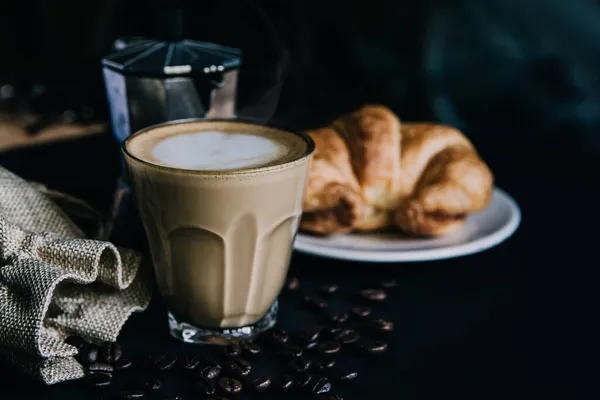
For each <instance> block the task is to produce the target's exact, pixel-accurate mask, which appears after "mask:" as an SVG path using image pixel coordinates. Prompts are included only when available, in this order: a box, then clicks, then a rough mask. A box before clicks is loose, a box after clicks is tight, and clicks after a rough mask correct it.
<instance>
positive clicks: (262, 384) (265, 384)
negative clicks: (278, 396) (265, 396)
mask: <svg viewBox="0 0 600 400" xmlns="http://www.w3.org/2000/svg"><path fill="white" fill-rule="evenodd" d="M270 387H271V378H269V377H268V376H259V377H256V378H254V379H253V380H252V389H253V390H254V391H255V392H264V391H265V390H267V389H269V388H270Z"/></svg>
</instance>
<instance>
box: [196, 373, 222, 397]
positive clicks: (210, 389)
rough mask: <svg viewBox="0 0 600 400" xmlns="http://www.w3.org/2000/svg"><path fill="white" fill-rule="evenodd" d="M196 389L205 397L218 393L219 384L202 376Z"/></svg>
mask: <svg viewBox="0 0 600 400" xmlns="http://www.w3.org/2000/svg"><path fill="white" fill-rule="evenodd" d="M196 387H197V388H198V390H199V391H200V392H201V393H202V394H204V395H209V394H214V393H215V392H216V391H217V384H216V383H215V381H214V380H213V379H208V378H205V377H202V376H201V377H200V379H198V381H197V382H196Z"/></svg>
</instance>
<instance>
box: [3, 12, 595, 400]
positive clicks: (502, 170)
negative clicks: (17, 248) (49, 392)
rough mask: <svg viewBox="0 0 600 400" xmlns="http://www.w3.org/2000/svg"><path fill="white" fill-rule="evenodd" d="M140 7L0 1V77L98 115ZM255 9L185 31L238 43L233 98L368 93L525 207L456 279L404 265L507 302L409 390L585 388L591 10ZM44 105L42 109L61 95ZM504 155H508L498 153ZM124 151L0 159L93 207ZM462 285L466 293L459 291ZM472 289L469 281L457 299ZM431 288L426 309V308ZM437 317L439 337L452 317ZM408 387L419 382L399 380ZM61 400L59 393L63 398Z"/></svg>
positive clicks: (40, 150)
mask: <svg viewBox="0 0 600 400" xmlns="http://www.w3.org/2000/svg"><path fill="white" fill-rule="evenodd" d="M148 4H149V2H143V1H140V0H129V1H123V0H121V1H118V0H104V1H99V0H94V1H90V0H88V1H86V2H76V1H71V0H69V1H67V0H60V1H59V0H38V1H29V2H27V1H24V0H19V1H15V0H10V1H4V2H3V3H2V5H1V6H0V10H1V11H0V54H1V62H0V85H1V84H2V83H4V82H16V83H19V82H20V83H23V84H30V83H33V82H47V83H50V84H51V85H52V86H53V88H54V89H53V90H54V92H53V94H54V95H56V94H63V95H64V96H63V97H64V99H65V103H69V102H77V101H87V102H91V103H93V104H94V105H96V106H97V107H98V108H100V109H101V108H102V107H103V106H104V104H105V100H104V92H103V88H102V79H101V75H100V69H99V59H100V58H101V56H102V55H103V54H105V53H106V52H107V51H108V49H109V48H110V43H111V42H112V41H113V40H114V39H115V38H116V37H118V36H121V35H139V34H149V33H151V31H152V20H153V13H152V7H148ZM254 4H255V5H257V4H258V5H259V6H260V9H259V10H262V12H263V13H264V15H265V16H266V18H262V19H261V18H260V17H259V15H260V13H259V11H257V8H256V7H253V6H252V4H251V3H248V2H242V1H241V0H221V1H218V2H208V1H198V2H194V3H193V4H191V7H190V10H189V11H188V12H187V13H186V31H187V34H188V36H190V37H193V38H197V39H203V40H213V41H216V42H219V43H223V44H228V45H233V46H239V47H241V48H242V49H243V50H244V53H245V62H244V74H245V75H244V76H245V77H244V82H243V85H242V87H241V93H240V95H241V96H240V97H241V100H242V103H243V104H245V105H246V106H247V105H249V104H252V103H253V102H254V101H255V99H257V98H259V96H260V93H263V92H265V91H266V90H267V89H269V88H272V87H274V86H275V85H277V84H278V83H282V91H281V101H280V102H279V104H278V107H277V110H276V112H275V114H274V117H273V118H274V119H276V120H280V121H285V122H287V123H290V122H291V123H293V124H297V125H298V126H304V125H311V124H318V123H324V122H325V121H326V120H328V119H329V118H332V117H333V116H335V115H336V114H338V113H340V112H343V111H346V110H349V109H351V108H353V107H356V106H357V105H358V104H361V103H363V102H367V101H373V102H381V103H384V104H387V105H389V106H390V107H392V108H393V109H394V110H395V111H397V112H398V113H399V114H400V115H401V117H402V118H403V119H406V120H411V119H412V120H416V119H436V120H441V121H443V122H447V123H450V124H453V125H457V126H459V127H461V128H462V129H464V130H465V131H466V132H467V133H468V134H469V136H470V137H471V138H472V139H473V141H474V142H475V144H476V145H477V147H478V149H480V151H481V152H482V153H483V156H484V159H486V161H488V162H489V164H490V166H491V167H492V170H493V171H494V172H495V175H496V176H497V180H498V184H499V185H500V186H501V187H503V188H505V189H506V190H507V191H508V192H509V193H511V194H513V195H514V196H515V198H516V199H517V200H518V202H519V203H520V204H521V206H522V209H523V215H524V220H523V225H522V227H521V228H520V230H519V232H518V233H517V235H516V236H515V237H514V238H513V239H511V241H509V242H508V243H507V244H506V245H505V247H499V248H498V249H497V250H495V252H494V251H490V252H486V253H484V255H483V256H482V257H481V258H477V257H475V258H468V259H466V263H467V268H466V269H464V270H462V272H461V270H460V268H454V269H448V270H447V271H448V272H445V271H446V266H447V265H448V264H452V261H449V262H448V264H441V265H439V266H437V265H430V266H429V267H428V268H422V267H421V266H415V267H414V268H412V269H409V270H408V272H407V273H405V272H397V273H398V276H402V277H403V279H406V282H407V283H406V285H407V286H409V285H412V284H416V285H417V286H416V289H414V290H413V293H417V294H418V293H419V286H418V285H419V283H418V281H419V279H421V285H422V286H423V287H427V288H429V287H430V284H431V281H429V280H428V279H429V277H431V276H434V277H435V280H434V282H444V284H445V285H447V288H448V290H449V292H448V293H452V295H448V296H447V298H443V301H442V300H440V301H439V304H440V305H441V306H442V307H441V308H440V310H443V311H442V312H446V308H445V307H446V305H447V304H451V303H452V301H454V297H453V295H456V296H459V298H460V299H462V300H464V302H465V304H466V306H465V307H470V306H471V305H477V304H480V303H479V302H478V301H475V300H472V299H473V298H477V297H478V296H479V293H481V294H482V295H481V296H479V297H481V298H482V299H483V300H482V301H483V302H484V303H485V302H486V301H487V300H486V299H487V298H488V297H489V298H490V299H492V300H494V301H496V300H497V299H500V300H499V301H500V304H501V305H500V306H499V307H498V308H497V309H496V310H495V314H494V318H491V319H489V321H488V320H486V324H485V327H486V330H485V331H484V334H482V335H481V336H479V337H464V336H457V337H456V338H455V342H454V343H457V345H456V347H455V348H454V349H455V351H454V352H451V353H445V352H446V351H447V349H446V348H441V350H440V354H441V357H442V360H444V363H443V368H438V367H439V366H438V365H433V366H431V365H428V367H429V368H430V369H429V370H425V369H424V368H423V371H424V372H423V374H422V375H421V377H423V379H424V381H423V382H424V386H425V387H427V388H428V389H429V393H432V394H431V395H430V396H427V395H422V396H421V397H419V398H439V397H442V396H444V395H446V397H447V392H450V393H451V391H449V390H448V388H449V386H446V385H445V384H438V382H437V381H436V378H439V377H440V376H442V375H445V374H447V373H448V372H450V374H449V375H448V380H452V379H457V381H456V382H458V380H460V378H461V374H462V373H463V372H464V371H467V372H468V373H470V374H472V375H464V376H462V378H463V380H464V379H465V378H469V377H471V376H476V377H477V378H473V382H475V383H476V384H470V383H467V384H465V386H466V387H469V388H471V390H472V396H471V397H465V398H500V397H501V396H504V393H505V392H508V393H511V395H510V396H509V397H511V396H512V398H526V397H529V398H540V397H541V398H562V399H565V398H567V399H575V398H586V397H585V396H584V391H583V390H582V391H581V392H580V393H577V392H576V390H577V389H576V388H575V386H574V385H571V384H572V383H573V382H579V381H591V382H594V380H593V379H595V376H593V377H592V374H591V372H592V371H593V370H591V369H590V370H587V372H585V371H586V369H585V368H584V367H586V366H587V365H590V364H591V365H593V364H594V360H592V361H591V362H590V361H588V362H587V363H586V362H585V360H586V359H587V358H590V357H589V356H588V354H589V349H590V348H591V346H590V347H588V344H587V343H588V340H586V339H588V338H591V337H592V336H594V335H593V334H592V332H593V330H592V329H591V321H592V318H594V317H595V315H596V314H597V311H596V309H595V308H594V309H592V308H593V304H596V303H597V300H596V301H594V295H595V294H596V292H597V289H596V288H595V286H596V285H595V282H596V281H595V280H592V279H590V278H588V277H587V275H591V274H592V271H594V270H595V264H596V258H597V250H596V247H597V236H598V235H597V226H598V224H600V221H599V220H598V219H599V215H598V213H597V211H596V208H597V205H596V203H597V198H598V194H597V190H596V186H597V177H598V163H597V160H596V159H595V158H597V154H598V153H599V152H600V138H599V137H598V135H599V134H600V129H599V128H600V122H599V119H600V100H599V98H598V97H599V96H600V90H599V88H598V85H599V80H598V74H600V62H599V61H598V60H599V56H598V54H599V52H600V39H599V36H598V30H600V23H599V22H600V4H599V2H598V1H596V0H570V1H564V0H563V1H559V0H519V1H517V0H482V1H475V0H446V1H442V0H437V1H433V0H421V1H400V0H398V1H392V0H368V1H367V0H361V1H358V0H345V1H344V0H302V1H301V0H269V1H264V0H256V1H255V2H254ZM266 20H268V21H270V24H267V23H265V22H264V21H266ZM274 32H276V34H275V33H274ZM282 60H283V61H282ZM51 98H52V100H53V101H51V102H48V103H46V106H48V107H51V106H54V105H56V104H57V103H60V102H58V101H56V99H57V97H55V96H53V97H51ZM62 105H64V104H62ZM503 147H504V148H507V149H510V151H508V152H503V151H502V148H503ZM586 152H587V153H590V154H588V156H589V157H585V154H584V153H586ZM67 154H71V156H67ZM507 154H508V155H509V156H508V157H507V156H506V155H507ZM117 157H118V153H117V152H116V144H115V143H114V141H112V140H109V138H107V137H106V136H102V137H101V136H97V137H93V138H91V139H89V140H87V141H85V140H84V141H81V142H76V141H73V142H63V143H55V144H52V145H49V146H46V147H37V148H32V149H22V150H18V151H14V152H10V153H6V154H1V157H0V163H1V164H2V165H3V166H5V167H7V168H9V169H11V170H12V171H14V172H16V173H18V174H19V175H21V176H23V177H25V178H27V179H32V180H38V181H42V182H45V183H47V184H48V185H49V186H50V187H53V188H56V189H59V190H64V191H67V192H69V193H74V194H76V195H78V196H80V197H83V198H85V199H86V200H88V201H91V202H93V203H94V204H95V205H97V206H99V207H100V206H103V205H106V204H108V203H109V202H110V196H111V195H112V192H111V188H112V186H113V185H114V177H116V176H117V175H118V173H119V171H118V165H119V164H118V159H117ZM509 157H511V159H507V158H509ZM74 165H76V166H77V168H73V166H74ZM109 168H110V171H109V170H108V169H109ZM109 172H110V173H109ZM460 262H462V261H461V260H459V261H457V265H458V263H460ZM308 263H309V264H310V260H309V261H308ZM478 263H481V264H482V265H476V264H478ZM460 265H461V266H462V265H463V264H460ZM357 270H358V268H357ZM391 270H392V268H390V271H391ZM314 271H317V270H316V269H315V270H314ZM394 271H396V270H394ZM398 271H400V270H398ZM319 273H321V271H319ZM307 275H308V273H307ZM360 276H363V275H357V277H356V279H357V280H358V279H360ZM318 277H319V274H314V276H313V277H312V278H314V279H317V278H318ZM461 277H463V278H464V281H463V286H461V285H460V284H456V282H460V281H461V279H463V278H461ZM465 277H466V278H465ZM323 279H325V278H323ZM465 282H466V283H465ZM465 285H466V286H467V287H470V288H472V289H473V290H471V291H466V290H465V289H464V288H465ZM432 287H435V286H432ZM423 293H428V292H427V291H424V292H423ZM484 293H485V295H486V296H487V295H488V294H490V293H492V295H490V296H488V297H486V296H484V295H483V294H484ZM498 293H499V295H498ZM443 295H444V296H445V295H446V294H445V292H444V293H443ZM419 296H420V294H419ZM427 296H428V294H427V295H426V301H425V303H427V301H429V302H430V303H431V304H434V303H436V301H435V299H434V300H431V299H430V298H428V297H427ZM467 300H469V301H467ZM471 301H472V302H471ZM457 309H459V310H460V309H461V307H457ZM415 315H418V316H419V315H421V314H419V313H416V314H415ZM423 315H425V316H427V315H431V314H427V313H425V314H423ZM449 315H456V314H449ZM499 315H500V316H499ZM486 318H487V317H486ZM440 326H442V327H443V328H440V329H439V331H440V332H441V333H444V332H445V331H444V329H450V328H453V327H454V325H452V324H443V325H440ZM420 332H425V334H424V335H423V337H427V335H429V336H430V337H435V335H434V334H433V333H436V332H434V331H433V330H432V331H427V330H426V329H425V330H423V331H420ZM511 335H512V336H511ZM596 340H597V339H596V336H594V341H596ZM409 344H410V343H409ZM503 345H504V346H508V345H511V346H512V347H510V348H507V347H502V346H503ZM465 349H466V352H465ZM430 364H431V363H430ZM423 365H425V363H423ZM419 367H420V365H419ZM436 368H437V369H436ZM15 376H16V374H14V375H8V379H5V382H11V381H14V383H13V384H12V385H11V386H10V387H9V388H8V397H7V398H17V397H18V394H17V393H18V390H19V389H23V388H29V385H30V383H29V382H28V381H24V382H26V383H25V384H24V385H22V386H20V385H19V383H20V381H19V380H18V379H17V378H14V377H15ZM515 376H518V377H521V378H523V380H525V379H526V380H527V381H528V383H530V384H531V386H532V387H533V393H535V394H534V395H533V396H531V395H530V393H531V390H523V391H522V393H521V392H519V391H518V390H517V386H518V385H519V383H521V381H520V380H516V379H515V378H514V377H515ZM13 378H14V379H13ZM430 378H432V380H431V381H430V380H429V379H430ZM402 379H404V380H405V381H407V382H409V383H410V382H412V383H414V381H411V379H412V376H410V375H409V376H408V377H407V376H402ZM456 382H454V383H456ZM490 382H491V383H490ZM459 383H460V382H459ZM4 384H8V383H4ZM477 386H479V387H482V386H485V387H486V391H487V392H492V393H491V394H490V395H487V396H483V397H482V396H480V395H478V393H477V391H476V389H473V388H476V387H477ZM407 387H408V385H407ZM39 390H40V393H42V392H43V391H42V389H39ZM467 391H468V390H467ZM433 392H435V394H433ZM542 392H543V393H542ZM0 393H1V394H0V397H2V395H5V394H4V393H3V392H2V390H0ZM11 393H15V396H14V397H12V396H11ZM54 394H55V397H53V398H64V397H63V396H62V395H61V394H60V393H59V392H58V391H56V392H54ZM493 394H495V395H493ZM5 396H7V395H5ZM504 398H506V396H504Z"/></svg>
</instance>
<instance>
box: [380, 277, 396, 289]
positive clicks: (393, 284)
mask: <svg viewBox="0 0 600 400" xmlns="http://www.w3.org/2000/svg"><path fill="white" fill-rule="evenodd" d="M397 285H398V283H397V282H396V281H395V280H393V279H388V280H385V281H381V287H382V288H384V289H391V288H393V287H396V286H397Z"/></svg>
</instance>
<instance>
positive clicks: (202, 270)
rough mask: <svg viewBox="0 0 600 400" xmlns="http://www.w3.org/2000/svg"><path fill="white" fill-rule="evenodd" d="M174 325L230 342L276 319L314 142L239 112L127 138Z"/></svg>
mask: <svg viewBox="0 0 600 400" xmlns="http://www.w3.org/2000/svg"><path fill="white" fill-rule="evenodd" d="M122 149H123V153H124V159H125V163H126V165H127V170H128V173H129V179H130V183H131V185H132V187H133V190H134V194H135V197H136V202H137V206H138V209H139V212H140V215H141V219H142V222H143V224H144V228H145V231H146V235H147V237H148V243H149V245H150V252H151V255H152V261H153V264H154V271H155V275H156V279H157V282H158V286H159V289H160V292H161V295H162V296H163V298H164V299H165V301H166V304H167V306H168V308H169V316H168V319H169V328H170V332H171V334H172V335H173V336H175V337H176V338H178V339H180V340H183V341H185V342H191V343H220V344H224V343H228V342H230V341H232V340H238V339H243V338H248V337H252V336H255V335H257V334H259V333H261V332H263V331H265V330H267V329H269V328H270V327H272V326H273V325H274V324H275V321H276V316H277V296H278V295H279V293H280V291H281V289H282V287H283V285H284V282H285V277H286V274H287V270H288V265H289V262H290V258H291V254H292V247H293V242H294V238H295V235H296V231H297V228H298V223H299V219H300V216H301V213H302V197H303V195H304V190H305V186H306V182H307V178H308V169H309V163H310V160H311V157H312V152H313V150H314V143H313V142H312V140H311V139H310V137H308V136H307V135H306V134H303V133H295V132H290V131H287V130H282V129H278V128H274V127H269V126H264V125H259V124H256V123H252V122H244V121H238V120H184V121H174V122H169V123H165V124H161V125H157V126H152V127H149V128H146V129H144V130H142V131H140V132H138V133H136V134H134V135H132V136H130V137H128V138H127V139H126V140H125V141H124V143H123V147H122Z"/></svg>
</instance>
